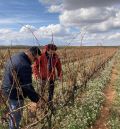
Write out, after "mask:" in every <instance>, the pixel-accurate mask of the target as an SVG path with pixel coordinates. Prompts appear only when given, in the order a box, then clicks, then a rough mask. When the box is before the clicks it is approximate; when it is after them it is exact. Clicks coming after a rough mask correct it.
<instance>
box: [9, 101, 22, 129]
mask: <svg viewBox="0 0 120 129" xmlns="http://www.w3.org/2000/svg"><path fill="white" fill-rule="evenodd" d="M23 105H24V101H23V100H19V101H18V100H9V110H10V112H12V111H13V110H16V109H18V108H20V107H23ZM22 113H23V109H20V110H17V111H15V112H12V113H11V115H10V117H9V129H19V124H20V121H21V117H22Z"/></svg>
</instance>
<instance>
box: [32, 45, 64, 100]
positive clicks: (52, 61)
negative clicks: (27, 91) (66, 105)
mask: <svg viewBox="0 0 120 129" xmlns="http://www.w3.org/2000/svg"><path fill="white" fill-rule="evenodd" d="M56 50H57V47H56V45H54V44H48V45H46V46H45V47H44V52H43V53H42V55H41V56H40V57H39V58H38V60H36V62H35V63H34V64H33V74H34V77H35V78H36V79H40V80H41V82H42V83H41V86H40V92H41V96H42V97H44V93H45V87H46V84H48V86H49V87H48V93H49V95H48V102H51V101H52V99H53V94H54V82H55V80H56V78H57V76H58V78H59V80H61V79H62V67H61V62H60V59H59V57H58V55H57V54H56ZM56 70H57V76H56V72H55V71H56Z"/></svg>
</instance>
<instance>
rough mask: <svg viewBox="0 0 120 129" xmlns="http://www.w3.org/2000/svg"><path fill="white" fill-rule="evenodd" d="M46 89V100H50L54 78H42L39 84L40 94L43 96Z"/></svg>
mask: <svg viewBox="0 0 120 129" xmlns="http://www.w3.org/2000/svg"><path fill="white" fill-rule="evenodd" d="M47 89H48V91H47V92H48V102H50V101H52V99H53V95H54V80H49V81H47V80H42V82H41V86H40V94H41V96H42V97H43V98H44V97H45V93H46V90H47Z"/></svg>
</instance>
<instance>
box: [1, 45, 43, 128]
mask: <svg viewBox="0 0 120 129" xmlns="http://www.w3.org/2000/svg"><path fill="white" fill-rule="evenodd" d="M40 55H41V51H40V49H39V48H38V47H36V46H33V47H31V48H29V49H28V50H27V51H25V52H20V53H18V54H16V55H13V56H12V57H11V58H10V59H9V60H8V61H7V62H6V65H5V71H4V77H3V83H2V92H3V94H4V96H5V97H6V98H7V99H8V103H9V110H10V112H11V115H10V121H9V128H10V129H19V124H20V121H21V116H22V110H17V111H13V110H16V109H18V108H20V107H22V106H23V105H24V99H25V98H26V97H28V98H29V99H30V100H31V101H32V102H35V103H37V102H38V101H39V98H40V97H39V94H38V93H36V91H35V89H34V87H33V86H32V68H31V65H32V62H34V61H35V60H36V59H37V58H38V56H40Z"/></svg>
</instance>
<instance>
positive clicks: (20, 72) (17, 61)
mask: <svg viewBox="0 0 120 129" xmlns="http://www.w3.org/2000/svg"><path fill="white" fill-rule="evenodd" d="M25 72H26V73H25ZM15 74H16V75H17V76H16V75H15ZM31 74H32V69H31V62H30V61H29V59H28V57H27V55H25V53H24V52H21V53H18V54H16V55H14V56H12V57H11V58H10V59H9V60H8V61H7V63H6V65H5V72H4V78H3V86H2V89H3V92H4V93H5V95H6V96H8V95H10V96H9V97H10V99H18V96H17V90H16V87H17V86H18V85H23V84H24V85H25V82H27V80H25V79H27V78H28V77H27V76H26V77H25V78H24V75H28V76H31ZM15 76H16V77H15ZM13 77H15V79H13ZM22 78H24V80H22ZM16 81H18V82H20V84H16ZM28 81H29V80H28ZM30 81H31V80H30ZM10 90H11V93H10ZM23 95H24V97H26V94H25V93H24V90H23ZM19 98H20V99H23V97H22V96H21V95H20V96H19Z"/></svg>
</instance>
